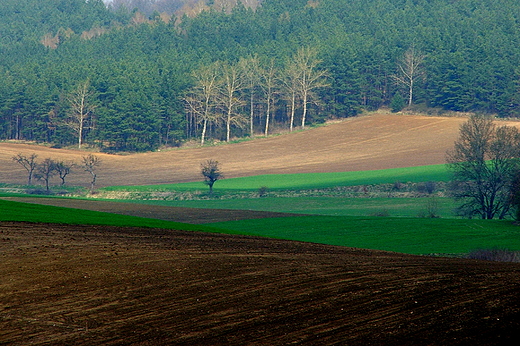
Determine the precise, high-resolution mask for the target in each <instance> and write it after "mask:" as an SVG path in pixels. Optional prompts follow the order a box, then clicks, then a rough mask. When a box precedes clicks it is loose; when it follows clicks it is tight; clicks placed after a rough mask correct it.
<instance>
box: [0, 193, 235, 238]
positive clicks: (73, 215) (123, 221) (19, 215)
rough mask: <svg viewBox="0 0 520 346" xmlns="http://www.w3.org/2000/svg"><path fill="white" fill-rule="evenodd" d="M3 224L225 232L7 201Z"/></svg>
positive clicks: (2, 206) (0, 213) (1, 204)
mask: <svg viewBox="0 0 520 346" xmlns="http://www.w3.org/2000/svg"><path fill="white" fill-rule="evenodd" d="M0 221H23V222H35V223H58V224H69V225H107V226H120V227H150V228H164V229H175V230H185V231H205V232H219V233H222V232H224V231H223V230H221V229H215V228H214V227H206V226H200V225H191V224H185V223H180V222H172V221H163V220H157V219H148V218H143V217H137V216H127V215H120V214H112V213H104V212H97V211H90V210H83V209H73V208H63V207H53V206H46V205H39V204H30V203H22V202H13V201H6V200H0ZM230 233H233V232H230Z"/></svg>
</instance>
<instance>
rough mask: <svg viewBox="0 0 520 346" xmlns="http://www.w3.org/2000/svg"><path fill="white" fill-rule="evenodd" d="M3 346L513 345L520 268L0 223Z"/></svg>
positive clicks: (184, 235)
mask: <svg viewBox="0 0 520 346" xmlns="http://www.w3.org/2000/svg"><path fill="white" fill-rule="evenodd" d="M0 238H1V242H0V263H1V265H0V278H1V279H0V344H2V345H29V344H31V345H291V344H297V345H472V346H475V345H518V344H519V343H518V342H519V341H520V338H519V336H518V333H519V331H520V275H519V274H520V264H505V263H491V262H477V261H471V260H462V259H449V258H431V257H418V256H409V255H399V254H394V253H386V252H377V251H365V250H356V249H350V248H340V247H333V246H325V245H317V244H305V243H298V242H290V241H281V240H269V239H262V238H254V237H241V236H228V235H218V234H204V233H196V232H177V231H164V230H151V229H119V228H114V227H98V226H73V227H71V226H64V225H37V224H23V223H0Z"/></svg>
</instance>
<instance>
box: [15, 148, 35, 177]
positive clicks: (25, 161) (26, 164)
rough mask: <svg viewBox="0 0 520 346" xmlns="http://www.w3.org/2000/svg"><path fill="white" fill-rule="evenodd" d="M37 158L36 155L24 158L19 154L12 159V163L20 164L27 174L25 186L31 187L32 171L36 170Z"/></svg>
mask: <svg viewBox="0 0 520 346" xmlns="http://www.w3.org/2000/svg"><path fill="white" fill-rule="evenodd" d="M37 157H38V155H36V154H31V155H30V156H25V155H22V154H21V153H20V154H17V155H16V156H13V157H12V159H13V161H14V162H16V163H18V164H20V165H21V166H22V167H23V168H25V170H26V171H27V173H28V175H29V178H28V181H27V185H32V178H33V174H34V170H35V169H36V166H37V165H38V164H37V163H36V158H37Z"/></svg>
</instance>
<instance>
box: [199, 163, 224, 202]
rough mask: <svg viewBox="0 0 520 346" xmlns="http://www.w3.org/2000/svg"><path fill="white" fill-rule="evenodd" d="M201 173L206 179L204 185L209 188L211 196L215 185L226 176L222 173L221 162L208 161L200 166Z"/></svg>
mask: <svg viewBox="0 0 520 346" xmlns="http://www.w3.org/2000/svg"><path fill="white" fill-rule="evenodd" d="M200 172H201V174H202V176H203V177H204V183H205V184H206V185H208V186H209V194H210V196H211V195H212V194H213V184H215V182H216V181H217V180H219V179H222V178H223V177H224V175H223V174H222V172H221V171H220V167H219V162H218V161H215V160H206V161H205V162H202V163H201V164H200Z"/></svg>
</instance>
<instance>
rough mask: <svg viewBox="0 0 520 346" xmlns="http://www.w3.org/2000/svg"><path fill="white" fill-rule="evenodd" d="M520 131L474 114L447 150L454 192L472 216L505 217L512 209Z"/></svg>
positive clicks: (463, 209) (484, 217)
mask: <svg viewBox="0 0 520 346" xmlns="http://www.w3.org/2000/svg"><path fill="white" fill-rule="evenodd" d="M519 158H520V133H519V131H518V129H517V128H516V127H512V126H499V127H497V126H496V125H495V124H494V123H493V120H492V119H491V118H489V117H484V116H472V117H471V118H470V119H469V120H468V121H467V122H465V123H464V124H462V125H461V127H460V136H459V139H458V140H457V141H456V142H455V147H454V148H453V149H452V150H449V151H448V153H447V162H448V168H449V169H450V170H451V171H452V172H453V184H452V192H453V195H454V197H455V198H456V199H458V200H460V201H461V202H462V204H461V205H460V207H459V209H460V210H461V211H463V212H464V214H466V215H467V216H469V217H472V216H475V215H477V216H479V217H481V218H482V219H493V218H494V217H498V218H500V219H503V218H504V217H506V215H507V214H508V212H509V211H510V208H511V204H512V198H511V191H512V187H513V183H514V178H515V175H516V174H517V171H518V169H519V168H520V161H519Z"/></svg>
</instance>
